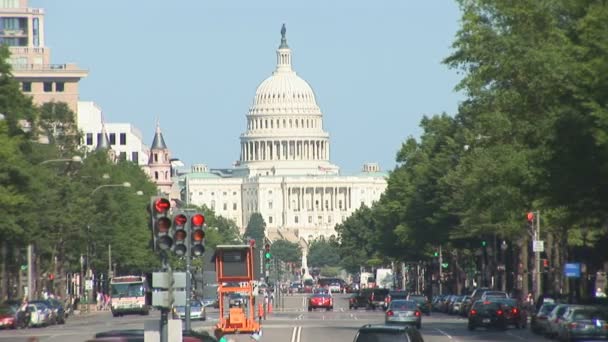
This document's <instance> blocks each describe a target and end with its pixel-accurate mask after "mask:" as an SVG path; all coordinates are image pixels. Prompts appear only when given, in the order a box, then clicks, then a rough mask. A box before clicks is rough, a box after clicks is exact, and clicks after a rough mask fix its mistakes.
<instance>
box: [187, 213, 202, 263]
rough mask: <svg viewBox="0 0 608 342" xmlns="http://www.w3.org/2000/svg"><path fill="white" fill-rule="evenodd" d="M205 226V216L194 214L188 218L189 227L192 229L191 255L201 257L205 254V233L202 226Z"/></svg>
mask: <svg viewBox="0 0 608 342" xmlns="http://www.w3.org/2000/svg"><path fill="white" fill-rule="evenodd" d="M204 224H205V216H203V214H201V213H196V214H194V215H192V217H190V227H191V229H192V231H191V235H192V240H191V241H192V255H193V256H201V255H203V253H205V246H204V242H205V231H204V230H203V225H204Z"/></svg>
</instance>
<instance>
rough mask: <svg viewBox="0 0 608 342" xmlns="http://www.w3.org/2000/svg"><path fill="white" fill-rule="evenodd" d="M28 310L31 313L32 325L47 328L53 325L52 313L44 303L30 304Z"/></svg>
mask: <svg viewBox="0 0 608 342" xmlns="http://www.w3.org/2000/svg"><path fill="white" fill-rule="evenodd" d="M27 310H28V311H29V312H30V325H31V326H37V327H46V326H47V325H49V324H51V320H52V315H53V313H52V311H51V309H50V308H49V307H48V306H47V305H46V304H44V303H31V302H30V303H29V304H28V305H27Z"/></svg>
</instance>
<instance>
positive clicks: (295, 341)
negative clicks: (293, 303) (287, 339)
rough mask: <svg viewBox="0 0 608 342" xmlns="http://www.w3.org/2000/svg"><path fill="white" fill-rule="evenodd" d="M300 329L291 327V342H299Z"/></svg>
mask: <svg viewBox="0 0 608 342" xmlns="http://www.w3.org/2000/svg"><path fill="white" fill-rule="evenodd" d="M301 333H302V327H293V331H292V332H291V342H300V337H301Z"/></svg>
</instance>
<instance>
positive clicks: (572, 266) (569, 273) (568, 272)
mask: <svg viewBox="0 0 608 342" xmlns="http://www.w3.org/2000/svg"><path fill="white" fill-rule="evenodd" d="M564 275H565V276H566V277H568V278H580V277H581V264H580V263H578V262H576V263H568V264H566V265H564Z"/></svg>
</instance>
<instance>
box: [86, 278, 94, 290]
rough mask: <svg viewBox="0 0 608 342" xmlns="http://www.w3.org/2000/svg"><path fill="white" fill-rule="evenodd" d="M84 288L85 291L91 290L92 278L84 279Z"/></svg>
mask: <svg viewBox="0 0 608 342" xmlns="http://www.w3.org/2000/svg"><path fill="white" fill-rule="evenodd" d="M84 289H85V291H91V290H92V289H93V280H92V279H87V280H85V281H84Z"/></svg>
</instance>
